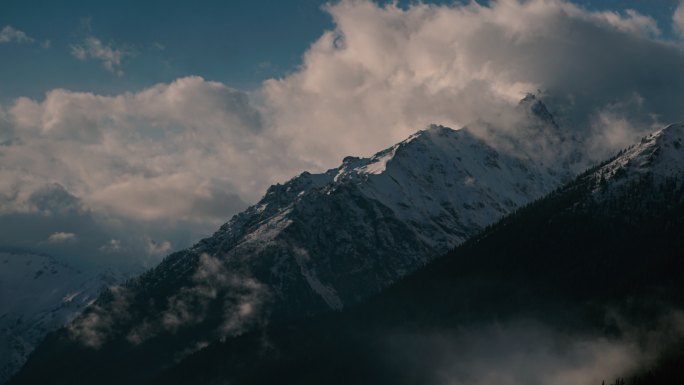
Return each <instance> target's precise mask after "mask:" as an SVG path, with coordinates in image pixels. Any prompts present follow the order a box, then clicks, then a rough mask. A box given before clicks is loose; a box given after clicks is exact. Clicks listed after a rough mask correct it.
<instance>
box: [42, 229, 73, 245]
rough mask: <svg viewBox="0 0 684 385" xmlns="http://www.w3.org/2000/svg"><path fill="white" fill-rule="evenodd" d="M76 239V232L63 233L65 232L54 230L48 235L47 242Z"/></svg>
mask: <svg viewBox="0 0 684 385" xmlns="http://www.w3.org/2000/svg"><path fill="white" fill-rule="evenodd" d="M75 240H76V234H74V233H65V232H61V231H59V232H56V233H52V234H51V235H50V236H49V237H48V242H54V243H62V242H73V241H75Z"/></svg>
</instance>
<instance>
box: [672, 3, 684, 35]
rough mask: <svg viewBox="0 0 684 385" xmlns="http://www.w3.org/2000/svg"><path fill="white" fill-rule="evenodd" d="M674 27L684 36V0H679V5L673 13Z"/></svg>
mask: <svg viewBox="0 0 684 385" xmlns="http://www.w3.org/2000/svg"><path fill="white" fill-rule="evenodd" d="M672 29H674V31H675V32H676V33H677V34H679V36H681V37H682V38H684V0H682V1H680V2H679V6H678V7H677V9H675V11H674V14H673V15H672Z"/></svg>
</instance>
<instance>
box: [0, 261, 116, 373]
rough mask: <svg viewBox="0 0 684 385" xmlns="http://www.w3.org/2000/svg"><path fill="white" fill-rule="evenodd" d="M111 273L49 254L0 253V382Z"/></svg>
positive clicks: (111, 279)
mask: <svg viewBox="0 0 684 385" xmlns="http://www.w3.org/2000/svg"><path fill="white" fill-rule="evenodd" d="M116 282H117V280H116V279H115V277H114V276H111V275H98V276H92V275H90V274H87V273H84V272H81V271H79V270H76V269H74V268H72V267H70V266H69V265H67V264H64V263H61V262H59V261H57V260H55V259H53V258H51V257H49V256H44V255H35V254H26V253H23V254H15V253H8V252H1V253H0V383H3V382H4V381H5V380H7V378H8V377H9V376H10V375H11V374H12V373H13V372H15V371H16V370H17V369H19V367H21V365H22V364H23V363H24V361H25V360H26V357H27V356H28V354H29V353H30V352H31V351H32V350H33V347H34V346H35V345H36V344H37V343H38V342H40V340H42V338H43V337H44V336H45V334H47V333H48V332H50V331H52V330H55V329H57V328H59V327H61V326H62V325H64V324H66V323H67V322H70V321H71V320H72V319H73V318H74V317H75V316H76V315H78V314H79V313H80V312H81V311H82V310H83V308H84V307H86V306H87V305H88V304H89V303H91V302H92V301H94V300H95V298H97V295H98V294H99V289H100V288H101V287H102V286H103V285H110V284H114V283H116Z"/></svg>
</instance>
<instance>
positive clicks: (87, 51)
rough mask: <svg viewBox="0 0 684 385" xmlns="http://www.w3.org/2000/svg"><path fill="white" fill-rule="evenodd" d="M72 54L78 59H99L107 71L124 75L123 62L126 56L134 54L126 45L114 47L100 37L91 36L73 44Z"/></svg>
mask: <svg viewBox="0 0 684 385" xmlns="http://www.w3.org/2000/svg"><path fill="white" fill-rule="evenodd" d="M71 55H72V56H73V57H75V58H76V59H78V60H82V61H85V60H88V59H92V60H97V61H99V62H101V63H102V67H104V68H105V69H106V70H107V71H109V72H111V73H113V74H115V75H117V76H122V75H123V71H122V70H121V64H122V61H123V59H124V58H126V57H130V56H133V52H132V51H131V50H130V49H128V48H124V47H118V48H116V47H114V46H112V44H105V43H103V42H102V41H101V40H100V39H98V38H96V37H93V36H90V37H87V38H86V39H84V40H83V42H81V43H80V44H74V45H72V46H71Z"/></svg>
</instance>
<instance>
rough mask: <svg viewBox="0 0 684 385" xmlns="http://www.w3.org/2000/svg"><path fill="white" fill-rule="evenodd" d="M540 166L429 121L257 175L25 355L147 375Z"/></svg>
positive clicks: (375, 277)
mask: <svg viewBox="0 0 684 385" xmlns="http://www.w3.org/2000/svg"><path fill="white" fill-rule="evenodd" d="M533 119H535V121H534V122H532V123H531V124H533V125H534V126H535V127H537V126H538V127H545V125H547V124H548V122H546V121H544V120H539V119H537V118H533ZM510 140H513V139H510ZM511 147H518V148H519V147H520V146H515V143H512V144H511ZM545 164H547V163H543V162H540V161H539V160H538V159H536V158H535V154H528V155H521V154H519V153H518V154H516V155H509V154H507V153H505V152H503V151H497V150H496V149H495V148H494V147H492V146H490V145H489V144H487V142H485V141H484V140H483V139H480V138H479V137H477V136H476V135H474V134H473V133H472V132H471V131H470V129H468V128H463V129H460V130H453V129H450V128H447V127H443V126H436V125H435V126H430V127H429V128H427V129H426V130H423V131H419V132H418V133H416V134H414V135H412V136H411V137H409V138H408V139H406V140H404V141H402V142H400V143H398V144H396V145H394V146H392V147H390V148H388V149H385V150H383V151H380V152H378V153H377V154H375V155H373V156H372V157H370V158H356V157H347V158H345V159H344V161H343V162H342V164H341V165H340V166H339V167H337V168H334V169H330V170H328V171H326V172H324V173H321V174H311V173H308V172H304V173H302V174H301V175H299V176H297V177H295V178H293V179H291V180H290V181H288V182H286V183H284V184H282V185H281V184H277V185H274V186H271V187H270V188H269V189H268V190H267V192H266V194H265V195H264V197H263V198H262V199H261V200H260V201H259V202H258V203H257V204H255V205H253V206H251V207H249V208H248V209H247V210H245V211H244V212H242V213H240V214H238V215H236V216H234V217H233V218H232V219H231V220H230V221H229V222H228V223H226V224H225V225H223V226H222V227H221V228H220V229H219V230H218V231H217V232H216V233H215V234H214V235H213V236H211V237H209V238H206V239H204V240H202V241H200V242H199V243H198V244H197V245H195V246H194V247H192V248H190V249H188V250H185V251H182V252H178V253H175V254H172V255H170V256H169V257H167V258H166V259H165V260H164V261H163V262H162V263H161V264H160V265H159V266H158V267H157V268H155V269H153V270H151V271H149V272H147V273H145V274H143V275H142V276H140V277H139V278H136V279H134V280H132V281H130V282H128V283H127V284H126V285H124V286H122V287H118V288H115V289H112V290H109V291H108V292H106V293H104V294H103V295H102V296H101V297H100V298H99V299H98V300H97V301H96V302H95V303H94V304H93V305H92V306H90V307H89V308H88V309H87V310H86V311H85V312H84V313H83V315H82V316H80V317H79V318H78V319H76V320H75V321H74V322H72V323H71V324H70V325H69V326H68V327H67V328H65V329H63V330H61V331H60V332H58V333H55V334H53V335H51V336H50V337H49V338H48V339H47V340H46V341H45V343H44V344H43V346H41V347H40V348H38V349H37V351H36V352H35V353H34V355H33V356H32V357H33V358H32V359H33V360H34V362H36V361H41V360H47V361H51V362H52V363H53V364H55V363H57V361H60V362H61V359H60V358H58V357H57V356H56V355H55V354H54V352H55V350H53V349H57V350H59V351H62V349H67V350H68V351H69V354H68V356H69V357H70V358H69V360H71V361H72V362H75V361H73V360H74V357H81V358H83V360H86V361H88V362H92V363H93V366H92V368H91V369H88V372H89V373H91V371H92V373H91V374H92V375H93V376H95V373H96V372H97V371H98V370H101V369H102V368H100V366H99V364H97V362H104V361H98V359H100V358H103V357H109V358H110V359H112V360H114V361H115V362H110V366H109V367H117V368H130V369H127V370H117V372H116V373H111V374H112V376H113V377H112V381H115V382H116V381H119V382H120V383H124V382H125V383H131V382H130V378H131V377H129V376H132V375H133V372H134V371H135V373H136V374H135V376H136V377H138V378H144V377H145V376H147V375H153V374H154V373H155V372H156V371H158V370H159V369H160V368H163V367H165V366H167V365H169V364H170V363H171V362H173V361H175V360H178V359H179V358H181V357H183V356H184V355H187V354H190V353H192V352H193V351H195V350H197V349H200V348H202V347H203V346H205V345H206V344H208V343H210V342H212V341H215V340H217V339H223V338H228V337H230V336H234V335H237V334H241V333H243V332H244V331H246V330H250V329H253V328H255V327H258V326H259V325H263V324H264V323H266V322H273V321H277V320H285V319H294V318H300V317H302V316H305V315H309V314H314V313H319V312H322V311H327V310H341V309H343V308H344V307H346V306H347V305H350V304H354V303H357V302H359V301H361V300H362V299H364V298H366V297H368V296H370V295H372V294H374V293H377V292H379V291H380V290H381V289H383V288H385V287H387V286H388V285H389V284H391V283H393V282H395V281H396V280H397V279H398V278H400V277H402V276H404V275H406V274H408V273H411V272H413V271H414V270H416V269H417V268H418V267H420V266H423V265H425V264H426V263H428V262H429V261H431V260H432V259H433V258H434V257H436V256H438V255H440V254H443V253H444V252H446V251H448V250H450V249H451V248H453V247H455V246H456V245H458V244H460V243H462V242H463V241H465V240H466V239H468V238H469V237H471V236H473V235H475V234H477V233H478V232H479V231H481V230H482V229H483V228H485V227H486V226H488V225H491V224H492V223H494V222H495V221H497V220H498V219H499V218H501V217H503V216H504V215H507V214H509V213H511V212H513V211H514V210H516V209H517V208H519V207H521V206H522V205H525V204H527V203H529V202H531V201H532V200H535V199H537V198H539V197H541V196H543V195H545V194H546V193H548V192H550V191H551V190H553V189H554V188H556V187H557V186H559V185H560V184H561V183H562V182H564V181H565V180H567V179H568V178H569V177H570V175H571V172H570V171H569V170H568V169H566V168H563V167H562V166H561V167H557V168H552V167H548V166H545ZM559 164H563V163H562V162H559ZM162 345H163V348H162ZM94 349H95V350H94ZM65 356H67V355H66V354H65ZM150 356H153V357H154V358H151V359H150V358H149V357H150ZM98 357H99V358H98ZM55 360H56V361H55ZM138 361H140V362H145V363H146V367H145V369H144V370H143V369H141V368H139V367H137V366H136V365H132V363H134V362H138ZM61 364H63V365H67V366H69V365H73V363H72V364H69V363H67V362H61ZM128 370H130V372H129V371H128ZM141 370H142V372H141ZM88 378H89V377H88V375H87V374H84V377H83V379H84V380H87V379H88ZM91 379H92V380H93V381H95V377H93V378H91ZM101 379H102V373H98V374H97V380H98V381H101ZM53 380H54V379H53ZM67 382H68V381H67Z"/></svg>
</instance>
